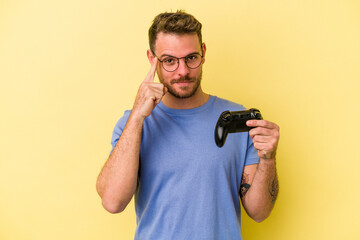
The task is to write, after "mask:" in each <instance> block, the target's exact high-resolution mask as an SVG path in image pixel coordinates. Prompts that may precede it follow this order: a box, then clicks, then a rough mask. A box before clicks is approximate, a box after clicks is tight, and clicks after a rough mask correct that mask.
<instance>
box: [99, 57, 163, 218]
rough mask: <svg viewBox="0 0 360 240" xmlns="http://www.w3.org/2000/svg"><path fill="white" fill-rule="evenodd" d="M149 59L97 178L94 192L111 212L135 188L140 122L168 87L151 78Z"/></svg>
mask: <svg viewBox="0 0 360 240" xmlns="http://www.w3.org/2000/svg"><path fill="white" fill-rule="evenodd" d="M152 60H153V61H151V62H152V66H151V69H150V71H149V74H148V75H147V77H146V78H145V80H144V81H143V82H142V84H141V86H140V88H139V91H138V93H137V96H136V100H135V103H134V106H133V109H132V112H131V114H130V117H129V119H128V121H127V123H126V125H125V128H124V131H123V132H122V134H121V136H120V138H119V141H118V142H117V144H116V146H115V148H114V150H113V152H112V153H111V155H110V157H109V158H108V160H107V161H106V163H105V165H104V167H103V168H102V170H101V172H100V174H99V176H98V178H97V183H96V189H97V192H98V194H99V195H100V197H101V199H102V204H103V206H104V208H105V209H106V210H107V211H109V212H111V213H119V212H122V211H123V210H124V209H125V208H126V206H127V205H128V203H129V202H130V200H131V198H132V196H133V195H134V193H135V191H136V188H137V179H138V171H139V157H140V145H141V133H142V127H143V122H144V120H145V118H146V117H147V116H149V115H150V114H151V112H152V110H153V109H154V107H155V106H156V104H158V103H159V102H160V101H161V98H162V97H163V95H164V94H165V93H166V91H167V89H166V88H164V85H163V84H161V83H155V82H154V76H155V69H156V66H157V59H152Z"/></svg>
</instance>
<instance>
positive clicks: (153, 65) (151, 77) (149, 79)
mask: <svg viewBox="0 0 360 240" xmlns="http://www.w3.org/2000/svg"><path fill="white" fill-rule="evenodd" d="M157 63H158V59H157V57H154V59H153V61H152V63H151V68H150V71H149V73H148V74H147V76H146V78H145V79H144V82H154V77H155V70H156V66H157Z"/></svg>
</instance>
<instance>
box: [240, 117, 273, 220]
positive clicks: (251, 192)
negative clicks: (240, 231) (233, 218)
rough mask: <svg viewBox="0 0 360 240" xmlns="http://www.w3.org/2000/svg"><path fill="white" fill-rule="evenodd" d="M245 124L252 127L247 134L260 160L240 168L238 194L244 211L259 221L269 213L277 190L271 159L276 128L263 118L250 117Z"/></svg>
mask: <svg viewBox="0 0 360 240" xmlns="http://www.w3.org/2000/svg"><path fill="white" fill-rule="evenodd" d="M247 124H248V126H253V127H256V128H254V129H252V130H250V132H249V134H250V137H251V138H252V140H253V143H254V147H255V149H256V150H258V156H259V157H260V161H259V164H254V165H248V166H245V167H244V171H243V177H242V182H241V191H240V197H241V200H242V203H243V206H244V209H245V210H246V212H247V214H248V215H249V216H250V217H251V218H252V219H254V220H255V221H256V222H261V221H263V220H265V219H266V218H267V217H268V216H269V215H270V213H271V210H272V209H273V207H274V204H275V200H276V198H277V195H278V192H279V183H278V178H277V173H276V161H275V155H276V149H277V145H278V141H279V127H278V126H277V125H276V124H274V123H271V122H268V121H264V120H251V121H248V122H247Z"/></svg>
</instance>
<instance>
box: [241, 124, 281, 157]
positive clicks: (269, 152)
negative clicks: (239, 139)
mask: <svg viewBox="0 0 360 240" xmlns="http://www.w3.org/2000/svg"><path fill="white" fill-rule="evenodd" d="M246 125H247V126H249V127H255V128H253V129H251V130H250V131H249V135H250V137H251V139H252V140H253V143H254V147H255V149H256V150H258V156H259V157H260V158H262V159H275V155H276V149H277V146H278V142H279V137H280V133H279V130H280V128H279V126H278V125H276V124H275V123H272V122H269V121H266V120H249V121H247V122H246Z"/></svg>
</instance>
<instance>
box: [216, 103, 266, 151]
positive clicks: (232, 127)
mask: <svg viewBox="0 0 360 240" xmlns="http://www.w3.org/2000/svg"><path fill="white" fill-rule="evenodd" d="M251 119H257V120H261V119H262V117H261V113H260V111H259V110H258V109H256V108H251V109H249V110H244V111H235V112H230V111H225V112H223V113H221V115H220V117H219V119H218V121H217V123H216V127H215V142H216V145H217V146H218V147H222V146H224V143H225V140H226V137H227V135H228V134H229V133H236V132H247V131H249V130H250V129H252V128H253V127H248V126H246V121H247V120H251Z"/></svg>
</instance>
